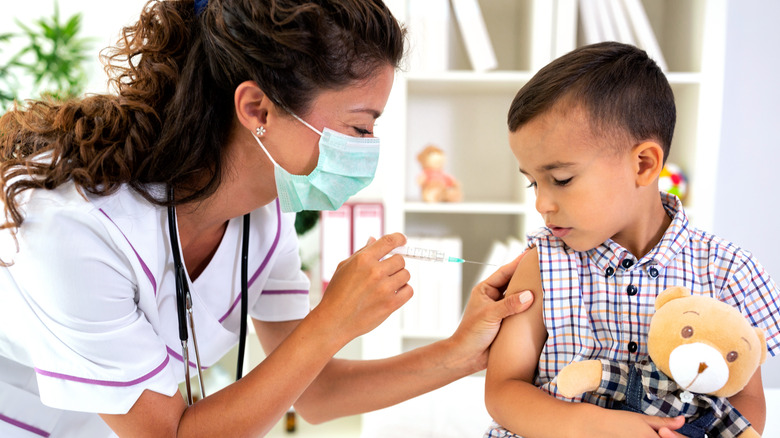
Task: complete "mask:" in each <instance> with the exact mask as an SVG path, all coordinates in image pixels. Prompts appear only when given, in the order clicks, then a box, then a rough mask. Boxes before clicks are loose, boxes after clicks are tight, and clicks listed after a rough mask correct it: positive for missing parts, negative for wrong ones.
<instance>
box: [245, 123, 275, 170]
mask: <svg viewBox="0 0 780 438" xmlns="http://www.w3.org/2000/svg"><path fill="white" fill-rule="evenodd" d="M250 132H251V131H250ZM252 137H254V139H255V141H256V142H257V144H259V145H260V149H262V150H263V152H265V156H266V157H268V159H269V160H271V163H273V165H274V166H276V167H282V166H280V165H279V163H277V162H276V160H274V158H273V157H272V156H271V154H269V153H268V149H266V148H265V146H264V145H263V142H262V141H260V138H259V137H257V136H256V135H255V134H254V133H252Z"/></svg>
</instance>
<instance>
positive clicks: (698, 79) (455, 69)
mask: <svg viewBox="0 0 780 438" xmlns="http://www.w3.org/2000/svg"><path fill="white" fill-rule="evenodd" d="M410 1H423V0H390V1H388V2H387V3H388V4H389V5H390V6H391V8H392V9H393V11H394V14H395V15H396V16H397V17H399V18H400V19H401V20H403V21H407V22H409V21H411V20H409V17H408V15H407V13H408V11H409V9H410V8H409V4H410V3H409V2H410ZM577 3H578V2H577V1H576V0H480V1H479V5H480V7H481V9H482V13H483V16H484V19H485V22H486V24H487V29H488V33H489V35H490V39H491V42H492V44H493V47H494V50H495V53H496V58H497V60H498V68H497V69H496V70H495V71H489V72H475V71H473V70H471V66H470V64H469V59H468V56H467V53H466V51H465V49H464V45H463V43H462V36H461V35H460V32H459V31H457V27H458V26H457V23H456V21H455V18H454V16H453V14H452V13H451V12H447V11H444V13H443V15H445V16H447V15H448V16H449V17H450V21H451V23H450V26H451V27H452V28H453V29H455V31H451V32H450V38H449V40H448V44H449V47H442V48H441V50H446V51H448V53H450V59H449V64H450V68H449V69H447V70H442V71H440V72H424V71H422V72H421V71H414V70H413V69H411V70H408V71H405V72H402V73H400V74H398V75H397V77H396V83H395V86H394V87H393V91H392V93H391V96H390V100H389V102H388V105H387V108H386V109H385V113H384V115H383V116H382V119H381V125H380V129H379V132H380V135H381V137H382V140H383V156H382V159H381V160H380V169H379V175H378V178H377V179H378V181H377V183H376V185H378V189H377V188H375V191H374V192H373V197H377V196H379V197H381V199H382V201H383V202H384V204H385V215H386V217H385V229H386V231H388V232H391V231H402V232H404V233H405V234H407V235H408V236H430V237H437V236H458V237H460V238H461V239H462V241H463V254H462V255H463V257H464V258H466V259H471V260H477V261H479V260H484V259H485V258H486V257H487V254H488V252H489V249H490V247H491V245H492V243H493V241H496V240H497V241H505V240H506V239H507V238H509V237H515V238H519V239H520V240H524V237H525V234H526V233H527V232H529V231H532V230H533V229H536V228H537V227H539V226H540V225H542V223H541V219H540V218H539V215H538V213H537V212H536V210H535V207H534V196H533V191H532V190H530V189H527V188H526V186H527V181H525V180H524V178H523V177H522V176H521V175H520V173H519V172H518V170H517V164H516V162H515V159H514V157H513V156H512V153H511V151H510V149H509V144H508V138H507V136H508V132H507V127H506V113H507V110H508V108H509V105H510V103H511V101H512V99H513V98H514V95H515V94H516V92H517V91H518V90H519V89H520V88H521V87H522V86H523V85H524V84H525V83H526V82H527V81H528V80H529V79H530V78H531V77H532V76H533V74H534V73H535V72H536V71H537V70H538V69H539V68H540V67H542V66H543V65H545V64H546V63H548V62H549V61H551V60H552V59H554V57H556V56H558V55H559V54H562V53H565V52H566V51H568V50H571V49H573V48H574V47H576V46H579V45H582V44H583V43H582V32H581V30H579V29H578V28H579V20H577V19H576V17H577V13H576V12H574V13H573V12H572V11H571V10H570V9H571V8H572V7H576V6H577ZM642 3H643V5H644V7H645V10H646V12H647V15H648V17H649V19H650V22H651V25H652V27H653V30H654V32H655V35H656V37H657V39H658V42H659V45H660V47H661V50H662V53H663V54H664V57H665V59H666V62H667V64H668V66H669V71H668V72H667V77H668V79H669V82H670V83H671V85H672V88H673V91H674V93H675V99H676V103H677V126H676V130H675V135H674V141H673V144H672V152H671V154H670V157H669V161H670V162H672V163H675V164H678V165H679V166H681V167H682V169H683V170H684V171H685V172H686V175H687V176H688V180H689V191H688V196H687V197H686V199H685V201H684V203H685V205H686V208H687V211H688V214H689V216H690V217H691V219H692V221H693V222H694V223H695V224H696V225H697V226H699V227H701V228H705V229H707V228H711V224H712V214H713V202H714V193H713V187H714V183H715V168H716V164H717V150H718V142H719V131H718V129H716V128H717V127H719V126H720V114H721V96H722V86H723V62H724V48H723V47H724V41H725V22H726V2H725V0H686V1H684V2H681V1H678V0H643V2H642ZM565 8H569V9H565ZM567 17H568V18H567ZM572 17H573V19H572ZM408 30H409V32H410V33H411V34H414V32H415V29H414V28H409V29H408ZM574 36H577V38H576V41H575V38H574ZM412 40H413V38H412ZM428 143H433V144H436V145H437V146H439V147H441V148H442V149H444V150H445V151H446V154H447V166H446V171H447V172H448V173H450V174H452V175H453V176H454V177H455V178H456V179H458V181H459V182H460V183H461V186H462V191H463V202H461V203H439V204H430V203H424V202H422V201H421V200H420V194H419V193H420V192H419V187H418V186H417V183H416V177H417V174H418V173H420V171H421V168H420V166H419V164H418V163H417V161H416V155H417V153H418V152H419V151H420V150H421V149H422V148H423V147H425V145H427V144H428ZM478 272H479V268H478V267H473V266H469V265H465V266H464V268H463V289H464V290H463V291H462V294H463V302H464V303H465V301H466V299H467V296H468V293H469V291H470V290H471V287H472V286H473V284H474V283H475V280H476V278H477V275H478ZM417 292H418V293H425V291H417ZM413 299H414V298H413ZM402 333H403V330H402V327H401V321H400V318H399V317H393V318H391V319H390V320H388V321H387V322H386V323H385V324H383V325H382V326H380V328H379V329H378V330H376V331H375V332H373V333H372V334H369V335H368V336H367V337H366V338H364V342H363V350H364V356H365V357H368V358H371V357H384V356H387V355H389V354H395V353H398V352H401V351H403V350H405V349H406V348H407V345H405V341H406V340H405V339H404V337H403V335H402ZM431 338H433V339H435V336H432V337H431Z"/></svg>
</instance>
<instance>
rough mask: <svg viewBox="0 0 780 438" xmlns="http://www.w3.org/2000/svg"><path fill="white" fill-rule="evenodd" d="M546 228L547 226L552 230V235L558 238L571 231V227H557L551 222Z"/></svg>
mask: <svg viewBox="0 0 780 438" xmlns="http://www.w3.org/2000/svg"><path fill="white" fill-rule="evenodd" d="M547 228H549V229H550V231H552V233H553V236H555V237H557V238H559V239H561V238H564V237H566V235H567V234H569V232H570V231H571V228H564V227H559V226H556V225H553V224H550V225H547Z"/></svg>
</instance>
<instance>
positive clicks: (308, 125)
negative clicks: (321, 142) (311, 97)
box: [285, 108, 322, 137]
mask: <svg viewBox="0 0 780 438" xmlns="http://www.w3.org/2000/svg"><path fill="white" fill-rule="evenodd" d="M285 111H287V112H288V113H290V115H292V116H293V117H295V118H296V119H298V121H299V122H301V123H303V124H304V125H306V126H307V127H308V128H309V129H311V130H312V131H314V132H316V133H317V135H319V136H320V137H322V131H320V130H319V129H317V128H315V127H314V126H311V125H310V124H309V122H307V121H306V120H303V119H302V118H300V117H298V116H297V115H296V114H295V113H294V112H292V111H290V110H288V109H287V108H285Z"/></svg>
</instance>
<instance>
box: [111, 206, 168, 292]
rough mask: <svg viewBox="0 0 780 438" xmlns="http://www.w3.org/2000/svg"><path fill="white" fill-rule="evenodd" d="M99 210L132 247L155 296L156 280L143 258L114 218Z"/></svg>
mask: <svg viewBox="0 0 780 438" xmlns="http://www.w3.org/2000/svg"><path fill="white" fill-rule="evenodd" d="M99 210H100V212H101V213H103V215H104V216H105V217H107V218H108V220H110V221H111V223H112V224H114V226H115V227H116V229H117V230H119V232H120V233H122V236H123V237H124V238H125V240H127V243H128V245H130V248H132V250H133V252H134V253H135V256H136V257H138V261H139V262H141V269H143V270H144V273H146V276H147V277H148V278H149V281H151V282H152V287H153V288H154V296H157V281H155V279H154V275H152V271H151V270H150V269H149V267H148V266H146V263H145V262H144V259H142V258H141V256H140V255H139V254H138V251H136V250H135V247H134V246H133V244H132V243H130V239H128V238H127V236H125V233H124V232H123V231H122V229H121V228H119V225H117V224H116V222H114V220H113V219H111V216H109V215H108V213H106V212H105V211H103V209H102V208H101V209H99Z"/></svg>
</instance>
